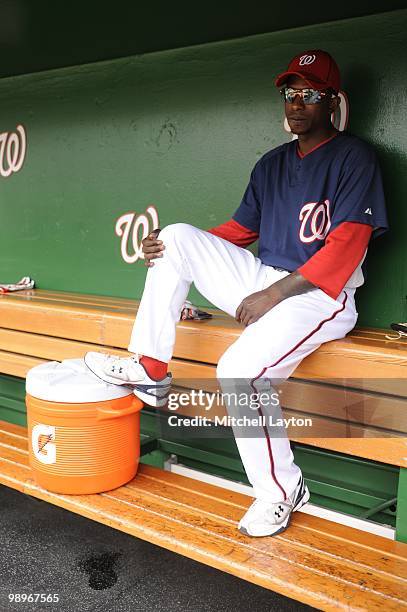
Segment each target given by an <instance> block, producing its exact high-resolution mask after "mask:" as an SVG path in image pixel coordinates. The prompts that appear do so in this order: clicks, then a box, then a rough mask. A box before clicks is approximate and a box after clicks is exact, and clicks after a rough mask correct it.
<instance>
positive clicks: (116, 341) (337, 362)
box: [0, 291, 407, 379]
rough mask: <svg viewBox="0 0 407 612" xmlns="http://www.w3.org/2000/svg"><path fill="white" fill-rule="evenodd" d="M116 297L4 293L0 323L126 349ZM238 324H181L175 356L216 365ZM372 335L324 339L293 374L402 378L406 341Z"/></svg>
mask: <svg viewBox="0 0 407 612" xmlns="http://www.w3.org/2000/svg"><path fill="white" fill-rule="evenodd" d="M23 293H25V292H20V294H23ZM96 299H97V298H96V297H95V300H96ZM119 301H120V298H118V299H117V300H116V302H117V304H115V306H114V307H112V308H109V307H108V306H106V307H105V306H99V305H96V303H95V302H94V303H92V302H90V303H87V304H84V303H82V302H81V297H80V295H79V296H78V301H77V302H76V303H75V302H74V298H73V297H72V298H71V299H70V300H69V301H65V302H60V301H57V300H56V299H55V300H51V299H49V298H48V299H46V300H43V301H41V291H36V292H35V296H33V295H32V292H31V296H24V295H15V294H14V295H13V294H4V295H1V296H0V313H1V322H2V327H7V328H9V329H16V330H20V331H29V332H31V333H38V334H48V335H53V336H59V337H65V338H70V339H76V340H81V341H83V342H90V343H94V344H101V345H105V346H116V347H118V348H126V347H127V344H128V339H129V337H130V332H131V328H132V325H133V321H134V316H135V313H136V309H135V308H128V307H127V306H126V307H125V308H121V309H120V308H119V306H118V303H119ZM242 329H243V328H242V326H241V325H239V324H237V323H236V321H234V319H232V318H231V317H227V316H225V315H219V314H217V316H216V317H215V318H214V319H212V320H209V321H198V322H194V321H189V322H183V323H180V324H179V326H178V334H177V343H176V347H175V352H174V356H175V357H178V358H183V359H189V360H198V361H203V362H205V363H212V364H215V363H217V362H218V360H219V357H220V355H221V354H222V353H223V352H224V351H225V350H226V349H227V348H228V346H230V344H231V343H232V342H233V341H234V340H235V339H236V338H237V337H238V336H239V334H240V333H241V330H242ZM358 334H359V335H358ZM373 336H374V337H373V338H372V337H371V336H369V335H367V336H366V334H365V335H364V336H363V333H362V334H361V333H360V332H358V331H355V332H354V333H351V334H350V335H349V336H348V337H347V338H345V339H343V340H339V341H334V342H330V343H327V344H324V345H323V346H322V347H321V348H320V349H319V350H318V351H316V352H315V353H314V354H313V355H311V356H309V357H308V358H306V359H305V360H304V361H303V362H302V364H301V365H300V366H299V368H298V369H297V371H296V373H295V375H296V376H300V377H303V378H309V377H311V378H315V377H328V378H329V377H333V376H337V377H342V376H343V377H346V376H348V377H349V375H350V374H351V375H352V377H354V378H358V377H360V378H365V377H366V378H381V379H383V378H386V377H392V378H397V377H399V378H403V377H404V373H405V367H406V366H407V351H406V345H405V344H403V343H401V342H399V341H388V340H385V339H384V332H382V333H381V334H379V333H378V332H374V333H373Z"/></svg>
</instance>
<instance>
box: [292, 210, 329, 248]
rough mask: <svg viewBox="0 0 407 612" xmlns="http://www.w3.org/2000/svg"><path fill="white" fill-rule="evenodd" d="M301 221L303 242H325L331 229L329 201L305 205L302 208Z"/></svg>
mask: <svg viewBox="0 0 407 612" xmlns="http://www.w3.org/2000/svg"><path fill="white" fill-rule="evenodd" d="M299 219H300V221H301V227H300V240H301V242H314V240H325V238H326V236H327V235H328V232H329V229H330V227H331V215H330V212H329V200H325V201H324V202H308V203H307V204H304V206H303V207H302V208H301V211H300V216H299Z"/></svg>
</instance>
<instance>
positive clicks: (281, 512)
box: [238, 475, 310, 537]
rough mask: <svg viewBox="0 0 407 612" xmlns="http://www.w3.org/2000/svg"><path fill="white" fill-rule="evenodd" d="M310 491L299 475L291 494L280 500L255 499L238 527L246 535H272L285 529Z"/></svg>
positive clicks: (304, 502)
mask: <svg viewBox="0 0 407 612" xmlns="http://www.w3.org/2000/svg"><path fill="white" fill-rule="evenodd" d="M309 498H310V493H309V490H308V487H307V485H306V484H305V483H304V479H303V477H302V475H301V477H300V479H299V481H298V484H297V486H296V487H295V489H294V491H293V492H292V494H291V495H290V496H289V497H288V498H287V499H286V500H285V501H282V502H274V503H273V502H268V501H264V500H262V499H256V500H255V501H254V502H253V503H252V505H251V506H250V508H249V509H248V511H247V512H246V514H245V515H244V517H243V518H242V519H241V520H240V522H239V525H238V529H239V531H240V532H241V533H244V534H245V535H248V536H253V537H261V536H273V535H277V534H278V533H281V532H282V531H285V530H286V529H287V527H288V526H289V524H290V520H291V514H292V512H295V511H296V510H299V509H300V508H301V506H303V505H304V504H306V503H307V501H308V500H309Z"/></svg>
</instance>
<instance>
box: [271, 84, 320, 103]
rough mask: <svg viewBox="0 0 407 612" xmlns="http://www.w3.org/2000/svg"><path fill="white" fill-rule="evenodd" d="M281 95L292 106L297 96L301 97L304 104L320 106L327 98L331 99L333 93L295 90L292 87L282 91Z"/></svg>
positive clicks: (315, 90) (309, 89) (316, 90)
mask: <svg viewBox="0 0 407 612" xmlns="http://www.w3.org/2000/svg"><path fill="white" fill-rule="evenodd" d="M280 93H281V95H282V96H283V98H284V100H285V101H286V102H289V103H290V104H292V103H293V102H294V100H295V96H300V98H301V99H302V101H303V102H304V104H319V102H321V100H323V98H325V97H326V96H329V97H331V96H332V92H331V91H329V90H328V91H319V90H318V89H311V88H307V89H293V88H292V87H284V88H283V89H280Z"/></svg>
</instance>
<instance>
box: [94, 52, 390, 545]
mask: <svg viewBox="0 0 407 612" xmlns="http://www.w3.org/2000/svg"><path fill="white" fill-rule="evenodd" d="M275 83H276V86H277V87H279V88H281V94H282V99H283V102H284V108H285V115H286V118H287V121H288V124H289V126H290V128H291V132H292V133H293V134H296V135H297V136H298V139H293V140H292V141H291V142H288V143H284V144H282V145H281V146H278V147H276V148H275V149H272V150H271V151H268V152H267V153H266V154H265V155H263V156H262V157H261V159H259V161H258V162H257V163H256V164H255V166H254V168H253V170H252V172H251V176H250V181H249V184H248V186H247V189H246V191H245V193H244V195H243V199H242V201H241V204H240V206H239V207H238V209H237V210H236V212H235V213H234V215H233V218H232V219H230V220H229V221H227V222H226V223H223V224H222V225H220V226H218V227H215V228H212V229H209V230H207V231H204V230H201V229H198V228H196V227H194V226H192V225H188V224H186V223H175V224H172V225H169V226H167V227H165V228H164V229H162V230H155V231H154V232H153V233H152V234H150V235H149V236H148V237H147V238H145V239H144V240H143V252H144V254H145V260H146V265H147V266H148V268H149V270H148V273H147V278H146V283H145V288H144V292H143V296H142V299H141V303H140V307H139V310H138V314H137V318H136V321H135V324H134V328H133V331H132V335H131V340H130V344H129V347H128V349H129V351H130V353H132V356H130V357H128V358H123V359H119V358H117V357H116V356H110V355H105V354H102V353H94V352H92V353H88V354H87V355H86V357H85V361H86V363H87V365H88V367H89V368H90V369H91V370H92V371H93V372H94V373H95V374H96V375H97V376H99V377H100V378H101V379H103V380H105V381H107V382H110V383H114V384H125V385H131V386H132V387H133V388H134V393H135V394H136V395H137V396H138V397H139V398H141V399H142V400H143V401H145V402H146V403H147V404H150V405H155V406H159V405H163V404H164V403H165V397H166V395H167V394H168V391H169V387H170V384H171V375H170V374H169V373H168V372H167V364H168V362H169V361H170V359H171V357H172V351H173V346H174V341H175V331H176V324H177V322H178V321H179V316H180V310H181V307H182V305H183V303H184V301H185V299H186V297H187V294H188V290H189V287H190V285H191V283H194V284H195V286H196V288H197V289H198V291H199V292H200V293H201V294H202V295H203V296H205V298H207V299H208V300H209V301H210V302H211V303H212V304H214V305H215V306H216V307H217V308H219V309H221V310H223V311H224V312H226V313H228V314H229V315H231V316H233V317H235V318H236V320H237V321H238V322H240V323H242V324H243V326H244V329H243V331H242V334H241V335H240V337H239V338H238V339H237V340H236V341H235V342H234V343H233V344H232V345H231V346H230V347H229V348H228V349H227V350H226V352H225V353H224V354H223V355H222V357H221V359H220V360H219V364H218V367H217V377H218V380H219V381H220V382H221V386H222V381H228V380H229V381H231V380H245V381H248V384H249V386H250V387H251V388H252V389H255V388H256V384H257V383H261V382H263V381H267V380H275V379H278V380H282V379H283V380H284V379H286V378H288V377H289V376H290V375H291V374H292V372H293V371H294V370H295V368H296V367H297V366H298V364H299V363H300V362H301V360H302V359H303V358H304V357H306V356H307V355H309V354H310V353H312V352H313V351H314V350H315V349H317V348H318V347H319V346H320V345H321V344H322V343H324V342H328V341H330V340H335V339H337V338H343V337H344V336H345V335H346V334H347V333H348V332H349V331H350V330H351V329H352V328H353V327H354V325H355V323H356V320H357V316H358V313H357V311H356V308H355V290H356V289H357V288H358V287H360V286H361V285H362V284H363V282H364V271H363V268H362V264H363V262H364V259H365V256H366V251H367V247H368V244H369V241H370V239H371V237H372V236H377V235H379V234H380V233H382V232H384V231H385V230H386V229H387V218H386V211H385V201H384V196H383V187H382V180H381V175H380V169H379V166H378V162H377V159H376V156H375V153H374V151H373V150H372V148H371V147H370V146H369V145H368V144H367V143H366V142H364V141H362V140H360V139H359V138H357V137H355V136H353V135H351V134H349V133H347V132H345V131H344V132H338V130H337V129H335V127H334V126H333V124H332V122H331V116H332V113H333V112H334V111H335V110H336V109H337V108H338V105H339V104H340V98H339V97H338V92H339V90H340V74H339V69H338V66H337V64H336V62H335V61H334V59H333V58H332V57H331V56H330V55H329V54H328V53H327V52H325V51H322V50H319V49H317V50H309V51H305V52H303V53H300V54H299V55H297V56H296V57H294V58H293V59H292V61H291V62H290V64H289V66H288V69H287V70H286V71H285V72H283V73H282V74H280V75H279V76H278V77H277V79H276V81H275ZM256 240H258V241H259V243H258V256H257V257H256V256H255V255H253V254H252V253H251V252H250V251H248V250H246V249H245V247H246V246H247V245H249V244H251V243H253V242H254V241H256ZM153 260H154V261H153ZM222 389H223V387H222ZM259 411H260V409H259ZM260 429H261V435H259V436H258V437H249V436H247V437H245V436H242V437H236V443H237V446H238V449H239V453H240V456H241V459H242V462H243V465H244V467H245V470H246V473H247V476H248V479H249V481H250V482H251V484H252V486H253V490H254V495H255V498H256V499H255V501H254V502H253V504H252V505H251V507H250V508H249V509H248V511H247V512H246V514H245V515H244V516H243V517H242V519H241V520H240V522H239V526H238V528H239V529H240V531H241V532H242V533H244V534H246V535H249V536H266V535H275V534H278V533H281V532H282V531H284V530H285V529H286V528H287V527H288V525H289V522H290V518H291V513H292V512H293V511H296V510H298V509H299V508H300V507H301V506H302V505H304V504H305V503H306V502H307V501H308V499H309V496H310V494H309V491H308V488H307V486H306V485H305V483H304V480H303V476H302V473H301V470H300V468H299V467H298V466H297V465H296V464H295V463H294V457H293V454H292V451H291V447H290V443H289V440H288V439H287V436H280V437H273V435H272V433H271V431H270V428H269V427H268V425H267V424H266V425H264V426H260Z"/></svg>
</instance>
